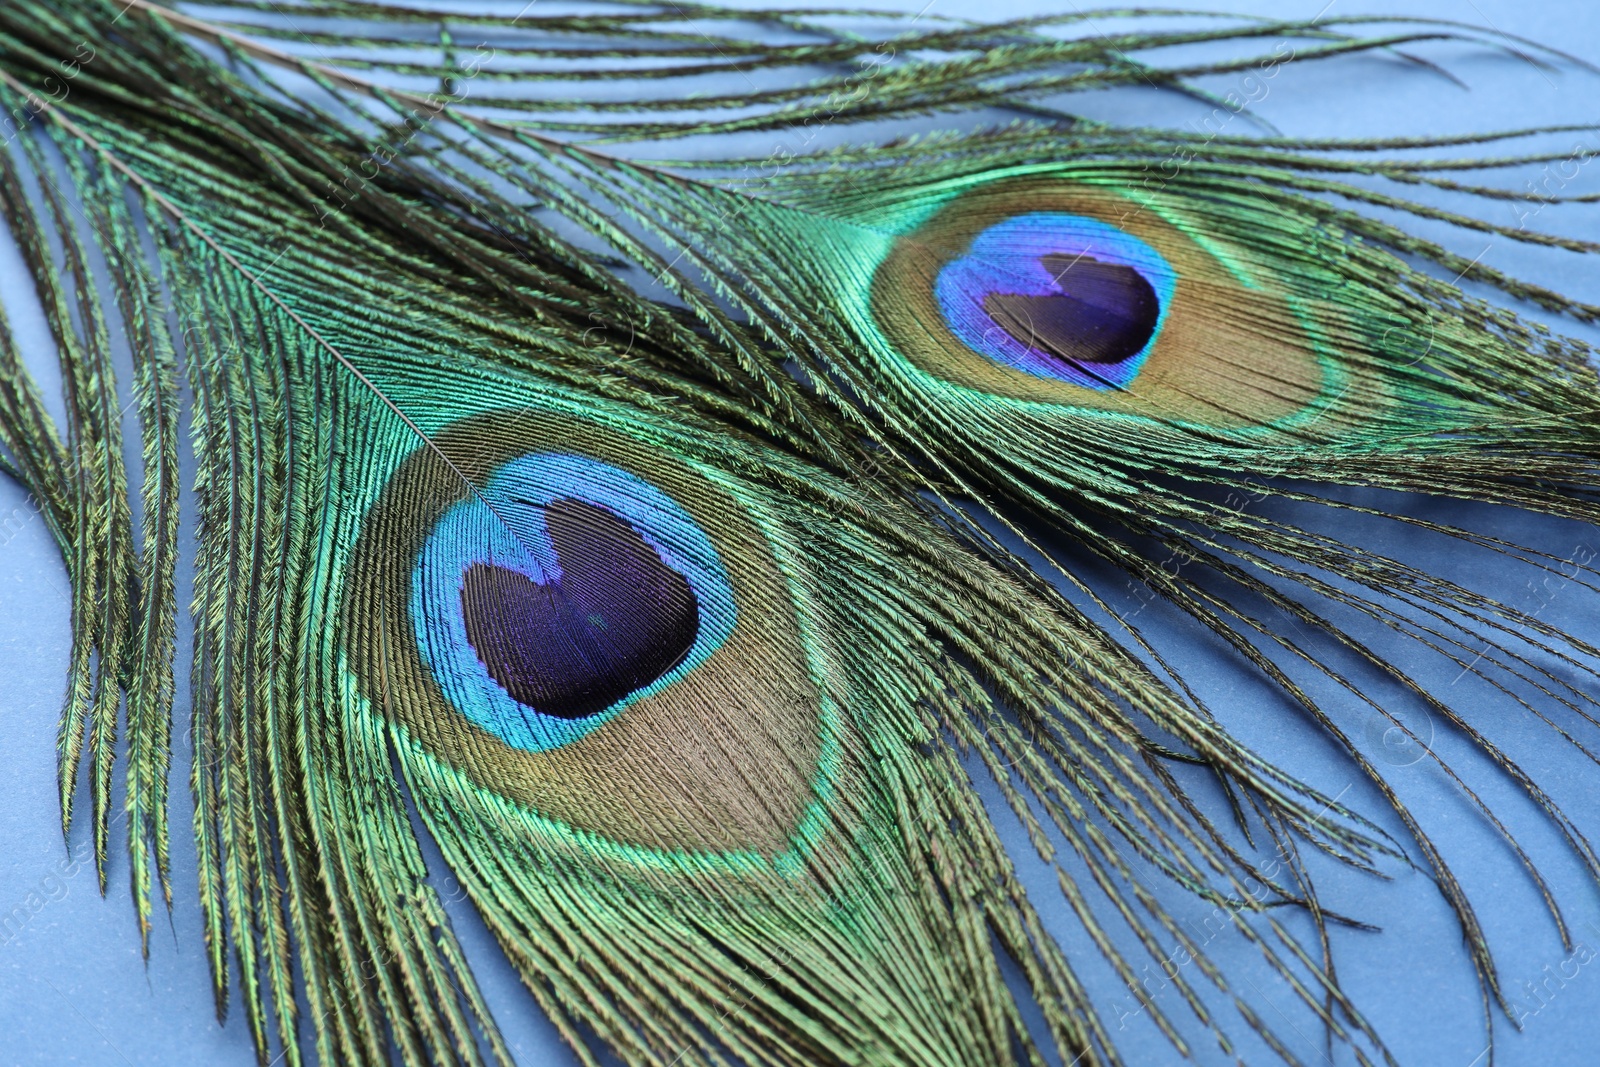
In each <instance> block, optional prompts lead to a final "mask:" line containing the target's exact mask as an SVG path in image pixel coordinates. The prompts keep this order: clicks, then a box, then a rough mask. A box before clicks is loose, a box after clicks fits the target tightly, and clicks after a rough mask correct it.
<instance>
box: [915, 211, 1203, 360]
mask: <svg viewBox="0 0 1600 1067" xmlns="http://www.w3.org/2000/svg"><path fill="white" fill-rule="evenodd" d="M1177 281H1178V275H1177V272H1176V271H1174V270H1173V269H1172V267H1171V266H1170V265H1169V264H1168V263H1167V261H1166V260H1165V259H1164V258H1162V256H1161V253H1159V252H1157V251H1156V250H1155V249H1154V248H1151V247H1150V246H1149V245H1148V244H1146V243H1145V242H1143V241H1141V240H1139V238H1137V237H1134V236H1133V235H1132V234H1128V233H1124V232H1123V231H1121V230H1119V229H1117V228H1116V227H1115V226H1111V225H1109V224H1107V223H1104V222H1101V221H1100V220H1098V219H1092V218H1087V217H1085V216H1082V215H1067V214H1062V213H1058V212H1035V213H1032V214H1027V215H1016V216H1013V217H1011V218H1009V219H1006V220H1005V221H1004V222H998V223H995V224H994V225H993V226H990V227H989V228H988V229H986V230H984V231H983V232H982V233H980V234H978V236H977V237H975V238H973V241H972V245H971V247H970V248H968V250H967V253H966V255H964V256H961V257H960V258H959V259H954V260H951V261H950V262H949V263H947V264H945V266H944V269H943V270H941V271H940V272H939V277H938V280H937V281H936V282H935V284H934V293H935V295H936V297H937V298H938V303H939V311H940V313H941V314H943V316H944V320H945V324H946V325H947V326H948V327H949V328H950V332H951V333H953V334H955V336H956V337H957V338H958V339H959V340H960V341H961V342H962V343H963V344H965V345H966V346H967V347H968V348H971V349H972V350H973V351H974V352H978V353H980V354H982V355H985V356H987V357H989V358H990V359H992V360H994V361H995V362H997V363H1001V364H1004V365H1006V366H1008V367H1014V368H1015V369H1017V370H1020V371H1024V372H1026V373H1028V374H1032V375H1036V376H1038V377H1041V378H1055V379H1057V380H1059V381H1066V382H1072V383H1073V384H1075V385H1082V386H1086V387H1088V388H1090V389H1120V388H1123V387H1125V386H1126V385H1127V384H1128V383H1129V382H1131V381H1133V379H1134V377H1135V376H1137V375H1138V373H1139V370H1140V368H1141V367H1143V366H1144V362H1145V360H1146V359H1147V358H1148V357H1149V355H1150V349H1151V348H1152V347H1153V346H1154V345H1155V342H1156V338H1157V337H1158V336H1159V335H1160V333H1161V327H1162V325H1163V324H1164V323H1165V321H1166V316H1167V311H1168V309H1169V308H1170V306H1171V304H1172V295H1173V292H1174V290H1175V289H1176V288H1177Z"/></svg>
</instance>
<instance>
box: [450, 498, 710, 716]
mask: <svg viewBox="0 0 1600 1067" xmlns="http://www.w3.org/2000/svg"><path fill="white" fill-rule="evenodd" d="M544 517H545V524H546V527H547V528H548V529H549V531H550V542H551V545H552V546H553V547H554V549H555V554H556V559H557V560H558V561H559V562H560V564H561V579H560V580H559V581H552V582H546V583H544V584H542V585H541V584H540V583H538V582H535V581H534V580H533V579H531V578H529V577H528V576H527V575H525V574H522V573H520V572H518V571H514V570H509V569H507V568H505V567H497V566H494V565H493V564H488V563H474V564H473V565H472V566H470V567H468V568H467V571H466V574H465V575H464V576H463V577H462V582H461V610H462V613H463V615H464V616H465V619H466V626H467V639H468V640H469V641H471V642H472V647H473V649H474V650H475V651H476V652H477V654H478V659H479V660H480V661H482V663H483V665H484V667H485V668H486V669H487V670H488V671H489V674H490V676H491V677H492V678H494V680H495V681H496V682H498V683H499V684H500V686H501V687H502V688H503V689H505V691H506V692H507V693H509V694H510V695H511V697H512V698H513V699H515V700H517V701H519V702H521V703H523V704H526V705H527V706H529V707H531V708H533V709H534V710H535V711H538V712H541V713H543V714H545V715H553V716H555V717H557V718H561V719H581V718H584V717H586V716H589V715H593V714H595V713H596V712H600V711H604V710H605V709H606V708H608V707H610V706H611V705H612V704H615V703H616V702H617V701H618V700H621V699H622V698H623V697H625V696H627V695H628V694H629V693H632V692H634V691H635V690H638V689H642V688H644V687H645V686H647V685H649V684H650V683H651V682H653V681H655V680H656V679H657V678H660V677H661V676H662V675H664V674H666V673H667V672H668V671H670V670H672V669H673V668H674V667H676V666H678V664H680V663H682V662H683V660H684V658H685V657H686V656H688V654H689V650H690V649H691V648H692V647H693V646H694V642H695V638H696V636H697V635H698V634H699V632H700V609H699V605H698V604H697V603H696V601H695V597H694V591H693V590H692V589H690V587H689V582H688V581H687V579H685V578H684V577H683V575H681V574H679V573H678V572H677V571H675V570H673V569H672V568H671V567H668V566H667V565H666V563H664V562H663V561H662V559H661V557H660V556H659V555H657V554H656V551H655V549H653V548H651V547H650V545H649V544H648V543H647V542H646V541H645V539H644V538H643V537H641V536H639V533H638V531H637V530H635V529H634V528H633V527H632V526H630V525H628V524H627V523H626V522H624V521H623V520H621V519H619V518H617V517H616V516H615V515H613V514H611V513H610V512H609V511H606V510H604V509H602V508H598V507H595V506H594V505H593V504H587V503H584V502H583V501H579V500H557V501H555V502H554V503H552V504H550V505H549V506H547V507H546V508H544Z"/></svg>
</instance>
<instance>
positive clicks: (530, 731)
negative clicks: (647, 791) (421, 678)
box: [410, 452, 737, 751]
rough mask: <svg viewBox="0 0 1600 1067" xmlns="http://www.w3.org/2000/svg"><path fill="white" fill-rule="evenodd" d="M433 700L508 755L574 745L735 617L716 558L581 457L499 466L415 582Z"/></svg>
mask: <svg viewBox="0 0 1600 1067" xmlns="http://www.w3.org/2000/svg"><path fill="white" fill-rule="evenodd" d="M410 608H411V620H412V627H413V630H414V631H415V633H416V636H417V644H418V647H419V648H420V649H421V651H422V657H423V660H424V662H425V663H427V665H428V668H429V670H430V671H432V673H433V676H434V679H435V680H436V681H437V683H438V685H439V687H440V689H442V690H443V691H444V693H445V695H446V696H447V697H448V698H449V699H450V700H451V702H452V703H453V704H455V706H456V707H457V708H459V709H460V710H461V712H462V714H464V715H465V716H466V717H467V718H468V719H469V720H471V721H472V722H473V723H475V724H476V725H478V726H480V727H482V728H483V729H485V730H487V731H489V732H490V733H492V734H494V735H495V736H496V737H498V738H500V740H502V741H504V742H505V743H506V744H508V745H511V746H513V747H516V748H520V749H525V750H529V751H543V750H546V749H551V748H556V747H559V746H561V745H565V744H570V743H571V742H573V741H576V740H577V739H578V738H580V737H583V736H584V735H585V734H588V733H589V732H591V731H592V730H594V729H596V728H597V727H599V726H600V725H602V724H603V723H605V722H607V721H609V720H610V719H611V718H613V717H615V716H616V715H617V714H618V713H619V712H621V711H622V710H623V709H624V708H625V707H627V706H628V705H629V704H631V703H633V702H634V701H636V700H638V699H640V698H641V697H643V696H646V695H649V694H652V693H655V692H658V691H660V690H661V689H663V688H665V687H666V686H668V685H671V684H672V683H673V682H675V681H677V680H678V679H680V678H682V677H683V676H684V675H686V674H688V673H689V672H690V671H692V670H694V669H695V667H697V666H699V665H700V664H701V663H703V662H704V661H705V659H706V658H707V657H708V656H710V655H711V654H712V653H713V652H715V651H716V650H717V648H719V647H720V646H721V645H722V643H723V642H724V641H725V640H726V639H727V637H728V635H729V634H730V633H732V631H733V627H734V623H735V621H736V620H737V611H736V609H735V607H734V602H733V592H732V589H731V588H730V586H729V583H728V577H727V574H726V572H725V571H724V570H723V566H722V562H721V560H720V558H719V557H718V555H717V551H716V549H715V548H714V547H713V546H712V544H711V542H710V540H709V539H708V538H707V537H706V535H705V533H704V531H702V530H701V529H700V527H699V525H698V524H696V523H695V521H694V519H693V518H692V517H690V516H689V514H688V513H687V512H685V511H684V510H683V508H681V507H680V506H679V505H678V504H677V503H676V502H675V501H674V500H672V498H671V497H669V496H667V495H666V494H665V493H663V492H661V491H660V490H659V489H657V488H655V487H654V486H652V485H650V484H648V483H647V482H645V481H643V480H642V479H640V478H638V477H636V476H635V475H633V474H630V473H628V472H627V471H624V470H622V469H620V468H618V467H614V466H611V465H609V464H606V463H601V462H599V461H598V460H594V459H590V458H588V457H585V456H577V455H570V454H566V453H555V452H545V453H536V454H531V455H525V456H521V457H519V458H517V459H515V460H512V461H511V462H509V463H507V464H505V465H504V466H503V467H501V468H500V469H499V470H498V471H496V472H495V474H494V476H493V477H492V478H490V480H489V482H488V484H487V485H486V486H485V487H484V488H483V499H482V500H480V499H478V498H477V497H476V496H473V497H469V498H468V499H466V500H463V501H462V502H460V503H459V504H457V505H455V506H454V507H453V508H451V509H450V510H449V511H447V512H445V514H444V515H443V516H442V517H441V518H440V520H439V523H438V525H437V526H436V527H435V528H434V530H433V533H432V534H431V535H430V536H429V538H428V541H427V543H426V545H424V547H423V550H422V552H421V553H420V555H419V556H418V559H417V563H416V568H415V570H414V571H413V574H412V582H411V604H410Z"/></svg>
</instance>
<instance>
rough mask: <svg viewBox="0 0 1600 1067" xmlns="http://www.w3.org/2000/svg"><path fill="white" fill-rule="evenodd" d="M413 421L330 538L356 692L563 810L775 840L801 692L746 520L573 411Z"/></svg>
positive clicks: (561, 818)
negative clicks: (425, 426)
mask: <svg viewBox="0 0 1600 1067" xmlns="http://www.w3.org/2000/svg"><path fill="white" fill-rule="evenodd" d="M431 441H432V445H431V447H423V448H417V449H415V450H414V451H413V452H412V453H411V454H410V455H409V456H408V457H407V458H406V459H405V460H404V461H403V462H402V463H401V464H400V465H399V466H398V468H397V469H396V470H395V472H394V473H393V475H392V476H391V477H390V478H389V479H388V482H387V484H386V485H384V487H383V489H382V492H381V493H380V494H379V496H378V497H377V499H376V501H375V502H374V504H373V505H372V508H371V510H370V511H369V513H368V515H367V517H366V519H365V521H364V523H363V525H362V529H361V534H360V538H359V540H358V541H357V542H356V546H355V549H354V551H353V554H352V556H351V559H350V565H349V569H348V573H349V575H350V576H351V577H350V587H349V589H348V591H347V592H346V594H345V597H344V601H343V613H342V625H341V626H340V628H339V630H340V633H342V634H343V635H344V637H345V642H346V654H347V655H348V656H349V657H350V660H351V663H352V665H353V667H354V670H355V673H356V675H357V676H358V677H359V678H360V679H361V680H362V682H363V688H364V689H365V691H366V692H367V693H368V695H369V697H370V698H371V699H372V700H373V701H374V703H376V704H377V705H379V706H381V707H382V708H384V709H385V711H386V712H387V713H388V714H389V715H391V716H392V717H393V718H394V719H395V720H396V721H397V722H398V723H400V724H401V725H403V726H405V727H406V728H407V729H408V730H409V731H410V732H412V733H413V734H414V735H415V736H417V737H418V738H420V739H422V741H423V743H424V744H425V745H426V746H427V747H428V749H429V750H430V751H431V752H433V753H434V754H435V755H436V756H437V757H438V758H439V759H440V760H442V761H443V762H445V763H447V764H450V765H452V766H456V767H459V768H462V769H463V770H465V771H466V772H467V773H468V774H469V775H472V776H473V777H474V779H475V780H476V781H478V784H479V785H481V786H482V787H483V788H485V789H489V790H493V791H494V792H496V793H497V794H499V795H502V796H505V797H507V798H510V799H513V800H515V801H517V802H518V803H521V804H524V805H526V806H528V807H529V808H531V809H532V810H534V811H536V812H538V813H540V814H541V815H542V816H545V817H548V818H550V819H553V820H555V821H557V822H559V823H562V824H564V825H567V826H570V827H572V828H574V829H577V830H583V831H588V832H593V833H597V834H601V835H603V836H605V837H607V838H610V839H614V840H617V841H619V842H623V843H626V844H632V845H639V846H647V847H652V848H668V849H672V848H699V847H715V848H728V847H739V848H750V849H756V850H758V851H763V852H765V853H767V854H768V855H772V854H776V853H777V852H781V851H782V850H783V846H784V843H785V842H786V840H787V838H788V836H789V835H790V834H793V833H795V832H797V831H796V827H797V826H798V823H799V821H800V816H801V814H802V813H803V811H804V808H805V804H806V800H807V797H808V796H809V795H810V792H811V788H812V778H813V777H814V776H815V774H816V773H817V754H818V751H819V749H820V747H821V745H822V716H821V714H820V706H819V695H818V694H819V689H818V687H817V684H816V682H815V681H814V680H813V678H812V676H811V672H812V670H814V669H815V665H814V663H813V660H814V654H813V653H810V652H808V650H807V646H806V643H805V642H804V641H803V640H802V637H801V634H800V631H799V630H798V628H797V627H796V624H795V617H794V606H793V604H792V603H791V602H790V601H789V599H788V597H787V596H786V595H785V594H784V592H783V590H784V589H785V582H784V579H783V577H782V575H781V573H780V572H779V570H778V568H777V566H776V564H775V562H774V560H773V558H772V554H771V551H770V549H769V548H768V547H767V546H766V543H765V541H764V539H763V538H762V536H761V534H760V532H759V530H758V529H757V528H756V526H755V524H754V523H753V522H752V520H751V519H750V518H749V517H748V516H747V515H745V514H743V513H742V512H741V510H740V509H739V508H738V507H737V506H736V505H735V504H734V503H733V502H732V501H731V500H730V499H728V498H727V496H726V495H725V494H723V493H720V492H718V491H717V490H716V488H715V487H714V486H712V485H711V484H709V483H708V482H706V481H705V479H703V478H699V477H697V476H695V475H694V474H693V473H692V472H690V471H689V470H687V469H685V468H684V467H683V465H682V463H681V462H680V461H675V460H673V459H672V458H671V457H670V456H666V455H662V454H660V453H659V452H655V453H652V452H651V451H650V450H648V449H647V448H645V447H644V446H642V445H640V444H637V443H636V444H634V445H633V446H631V447H630V446H628V445H627V444H626V442H625V441H624V442H618V441H616V440H614V439H613V440H611V441H608V440H607V439H606V437H605V435H604V433H603V431H602V430H601V428H599V427H595V426H592V425H585V424H584V423H583V422H581V421H577V420H571V419H567V420H561V419H552V418H551V417H549V416H541V415H534V414H531V413H529V412H528V411H526V410H505V411H493V412H486V413H483V414H478V415H473V416H470V417H467V418H463V419H461V420H459V421H457V422H454V423H452V424H451V425H449V426H447V427H445V428H443V429H441V430H439V431H438V432H436V433H434V434H432V435H431ZM363 620H366V621H367V622H368V623H369V624H368V625H363V624H362V621H363ZM372 620H376V621H377V624H378V632H377V635H374V634H373V633H372V630H371V626H370V621H372ZM601 727H604V729H603V730H602V729H601ZM602 780H603V781H605V782H607V783H608V784H607V787H606V788H607V792H608V802H607V803H606V804H604V805H597V804H595V803H594V786H595V784H596V783H597V782H598V781H602Z"/></svg>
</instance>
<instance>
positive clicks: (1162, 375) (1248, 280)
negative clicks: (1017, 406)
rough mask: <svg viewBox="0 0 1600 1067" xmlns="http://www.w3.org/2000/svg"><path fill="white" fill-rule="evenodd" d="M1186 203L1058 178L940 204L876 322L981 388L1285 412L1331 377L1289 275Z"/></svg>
mask: <svg viewBox="0 0 1600 1067" xmlns="http://www.w3.org/2000/svg"><path fill="white" fill-rule="evenodd" d="M1191 211H1192V208H1191V209H1189V210H1186V209H1185V206H1184V205H1182V204H1181V203H1179V202H1176V201H1173V200H1168V199H1163V198H1161V197H1137V196H1128V195H1123V194H1121V193H1118V192H1117V191H1115V190H1114V189H1110V188H1103V187H1097V186H1095V185H1091V184H1084V183H1074V182H1070V181H1061V180H1051V179H1049V178H1042V179H1040V178H1012V179H1001V180H998V181H993V182H985V183H983V184H981V185H978V186H977V187H976V188H968V189H958V190H955V191H952V192H949V193H945V194H939V195H935V196H932V197H928V198H927V199H926V201H925V202H924V203H919V205H918V211H917V215H918V216H921V215H923V214H926V217H925V218H921V219H920V221H917V222H916V223H915V225H908V226H907V227H906V228H905V229H904V230H903V231H899V232H894V233H893V236H892V238H890V239H887V240H886V241H885V242H884V244H885V250H884V253H883V255H882V258H881V260H880V261H879V262H878V264H877V266H876V268H875V270H874V272H873V276H872V284H871V289H870V297H869V308H870V314H871V321H872V322H873V323H875V325H876V326H877V327H878V329H879V330H881V331H882V336H883V337H884V338H885V339H886V340H887V342H888V344H889V346H890V347H891V348H892V350H893V351H894V352H896V353H898V354H899V355H900V356H901V357H903V359H904V360H905V361H906V362H907V363H909V364H911V367H912V368H913V369H912V370H911V373H913V374H915V373H916V372H917V371H920V372H922V373H923V374H924V375H927V376H930V377H932V378H936V379H939V380H941V381H943V382H946V383H948V384H950V385H953V386H958V387H961V388H964V389H967V390H970V391H972V392H974V393H977V394H981V395H988V396H995V397H1004V398H1010V399H1014V400H1023V401H1033V402H1038V403H1046V404H1057V405H1062V406H1068V407H1080V408H1090V409H1097V410H1104V411H1120V412H1125V413H1130V414H1144V415H1151V416H1155V417H1158V418H1162V419H1166V420H1170V421H1175V422H1189V423H1198V424H1202V425H1208V426H1225V427H1230V428H1238V427H1249V426H1257V425H1261V424H1266V423H1272V422H1275V421H1277V420H1279V419H1283V418H1286V417H1288V416H1291V415H1293V414H1295V413H1297V412H1299V411H1301V410H1302V409H1304V408H1305V407H1306V405H1307V404H1309V403H1310V402H1311V401H1312V400H1313V399H1314V398H1315V397H1316V396H1317V394H1318V392H1319V390H1320V388H1321V386H1322V384H1323V382H1324V381H1325V380H1326V377H1327V375H1326V372H1325V370H1324V368H1323V366H1322V362H1321V360H1320V359H1319V357H1318V354H1317V346H1316V344H1315V343H1314V340H1313V335H1312V333H1311V329H1310V327H1309V326H1308V324H1307V323H1306V322H1305V321H1304V319H1305V315H1306V312H1304V311H1300V310H1299V309H1297V308H1296V306H1295V301H1294V299H1293V298H1292V297H1290V296H1288V295H1286V294H1285V293H1284V288H1285V287H1284V284H1283V281H1282V274H1283V271H1282V270H1278V271H1274V270H1273V269H1272V267H1271V266H1269V265H1267V264H1264V263H1259V262H1256V263H1252V262H1250V261H1249V258H1248V257H1246V256H1245V255H1243V254H1242V253H1241V252H1240V251H1239V250H1238V249H1237V248H1236V247H1233V246H1231V245H1230V243H1229V241H1228V238H1227V236H1226V234H1225V233H1218V232H1216V231H1215V230H1214V229H1212V228H1210V227H1207V226H1206V225H1205V224H1204V222H1203V221H1202V220H1200V219H1198V218H1195V217H1194V216H1193V215H1192V214H1191V213H1190V212H1191Z"/></svg>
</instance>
